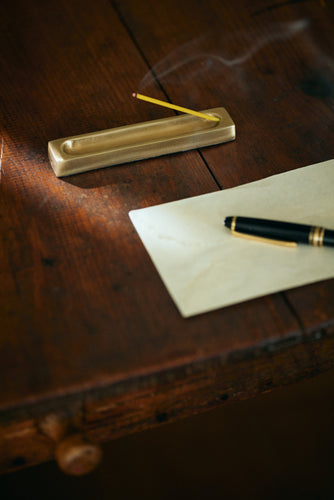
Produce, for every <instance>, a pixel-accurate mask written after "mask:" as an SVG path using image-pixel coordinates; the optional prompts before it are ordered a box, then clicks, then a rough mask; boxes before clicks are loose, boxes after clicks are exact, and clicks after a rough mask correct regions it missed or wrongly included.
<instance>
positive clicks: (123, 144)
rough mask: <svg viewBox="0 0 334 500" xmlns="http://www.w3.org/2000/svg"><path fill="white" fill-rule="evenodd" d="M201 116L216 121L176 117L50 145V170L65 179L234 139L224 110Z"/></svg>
mask: <svg viewBox="0 0 334 500" xmlns="http://www.w3.org/2000/svg"><path fill="white" fill-rule="evenodd" d="M203 113H206V114H208V115H212V116H215V117H217V118H218V119H219V121H212V120H206V119H205V118H198V117H196V116H191V115H179V116H173V117H170V118H162V119H160V120H152V121H148V122H142V123H136V124H133V125H127V126H124V127H118V128H113V129H108V130H101V131H99V132H91V133H88V134H82V135H77V136H73V137H66V138H63V139H56V140H54V141H50V142H49V144H48V152H49V159H50V163H51V166H52V168H53V170H54V172H55V174H56V176H57V177H64V176H66V175H72V174H78V173H80V172H86V171H88V170H94V169H97V168H102V167H108V166H112V165H119V164H121V163H127V162H131V161H137V160H143V159H145V158H153V157H155V156H162V155H166V154H171V153H177V152H180V151H187V150H190V149H196V148H202V147H204V146H212V145H214V144H220V143H223V142H228V141H232V140H234V139H235V125H234V122H233V120H232V119H231V117H230V115H229V114H228V113H227V111H226V109H225V108H213V109H207V110H205V111H203Z"/></svg>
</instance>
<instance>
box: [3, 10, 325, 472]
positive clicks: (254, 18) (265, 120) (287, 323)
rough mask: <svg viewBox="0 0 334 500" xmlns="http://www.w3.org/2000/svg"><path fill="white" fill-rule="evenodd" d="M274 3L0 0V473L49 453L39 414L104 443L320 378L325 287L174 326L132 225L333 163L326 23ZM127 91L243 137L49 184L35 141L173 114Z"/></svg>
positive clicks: (176, 321) (43, 146)
mask: <svg viewBox="0 0 334 500" xmlns="http://www.w3.org/2000/svg"><path fill="white" fill-rule="evenodd" d="M283 3H284V5H282V6H281V8H279V5H276V4H275V5H276V6H275V5H272V6H270V5H271V4H270V3H269V2H265V1H257V2H252V4H251V5H252V7H250V6H249V2H246V1H241V0H239V1H237V2H233V3H230V2H219V1H217V0H216V1H213V0H211V1H209V2H206V3H205V4H204V3H203V2H199V1H198V2H190V0H189V1H182V2H176V1H170V0H168V1H164V2H153V1H152V2H151V1H145V2H140V3H139V2H136V1H135V0H126V1H122V2H121V1H110V2H108V1H107V0H96V1H95V2H89V1H82V0H81V1H80V2H79V1H78V0H69V1H65V0H61V1H59V0H58V1H56V0H52V1H49V2H43V1H42V0H32V1H31V2H23V1H20V0H10V1H8V0H7V1H6V0H5V1H3V2H2V3H1V7H0V9H1V11H0V18H1V32H0V46H1V58H0V72H1V79H0V126H1V183H0V196H1V200H0V224H1V233H0V234H1V246H0V276H1V291H0V294H1V296H0V299H1V300H0V313H1V316H0V318H1V323H0V334H1V337H0V361H1V393H0V420H1V421H2V423H3V428H4V432H3V434H2V439H3V441H2V442H3V443H5V445H6V446H5V447H4V449H6V453H3V454H2V456H1V454H0V456H1V459H2V462H1V463H2V466H3V468H4V469H10V468H15V467H18V466H22V465H24V464H30V463H36V462H38V461H42V460H45V459H47V458H49V457H50V456H52V446H51V444H50V443H48V444H46V443H45V436H42V435H40V434H39V431H38V426H36V419H37V420H38V418H40V416H42V415H43V414H44V413H46V412H50V411H53V410H57V409H59V408H63V407H71V405H73V408H77V407H78V406H77V405H78V403H79V404H80V411H82V412H83V422H84V425H85V426H86V427H87V429H88V431H89V432H91V433H92V434H94V435H95V437H97V438H98V439H99V440H101V441H103V440H106V439H111V438H113V437H115V436H116V435H121V434H124V433H127V432H133V431H136V430H140V429H143V428H146V427H149V426H151V425H156V424H159V423H162V422H165V421H167V420H168V419H169V416H170V415H172V417H171V418H179V417H181V416H184V415H188V414H191V413H196V412H198V411H200V410H201V408H203V409H204V408H205V409H207V408H210V407H212V406H215V405H217V404H222V403H223V402H224V401H226V400H227V399H233V397H249V396H251V395H255V394H257V393H259V392H262V391H264V390H268V389H271V388H273V387H275V386H277V385H281V384H284V383H290V382H293V381H295V380H298V379H299V378H301V377H303V376H308V375H312V374H313V373H317V372H319V371H323V370H326V369H328V368H330V367H331V366H332V363H333V362H332V359H333V357H332V354H331V353H332V352H333V347H331V346H332V339H331V337H330V333H333V324H334V308H333V306H332V303H333V297H334V286H333V280H330V281H327V282H324V283H321V284H318V285H312V286H309V287H303V288H301V289H298V290H294V291H290V292H288V293H286V294H282V293H277V294H274V295H271V296H267V297H264V298H261V299H257V300H252V301H248V302H245V303H243V304H238V305H235V306H233V307H228V308H225V309H221V310H218V311H214V312H212V313H208V314H204V315H200V316H198V317H194V318H189V319H187V320H184V319H182V318H181V317H180V315H179V313H178V312H177V310H176V308H175V306H174V304H173V302H172V300H171V298H170V297H169V295H168V293H167V291H166V289H165V288H164V286H163V284H162V282H161V280H160V278H159V276H158V275H157V272H156V270H155V268H154V266H153V264H152V262H151V261H150V259H149V257H148V255H147V253H146V251H145V250H144V248H143V246H142V244H141V242H140V240H139V238H138V236H137V234H136V232H135V230H134V228H133V227H132V225H131V223H130V220H129V217H128V212H129V210H132V209H135V208H140V207H145V206H150V205H154V204H158V203H163V202H167V201H173V200H177V199H182V198H185V197H189V196H194V195H198V194H202V193H207V192H212V191H215V190H218V189H221V188H225V187H231V186H235V185H238V184H240V183H244V182H248V181H252V180H257V179H259V178H262V177H265V176H268V175H271V174H273V173H278V172H281V171H284V170H289V169H292V168H296V167H300V166H304V165H307V164H311V163H314V162H316V161H323V160H326V159H329V158H331V157H333V155H334V151H333V150H334V146H333V141H331V135H332V131H333V94H334V84H333V82H334V70H333V60H332V56H331V50H330V47H331V46H332V45H333V38H332V36H333V35H332V33H331V31H330V29H329V27H330V19H332V18H333V7H330V6H329V5H328V3H327V2H315V1H314V2H304V3H298V4H296V5H295V3H294V2H292V3H291V5H290V4H287V2H283ZM157 19H160V20H163V21H164V22H163V23H162V22H159V23H157ZM136 90H138V91H143V93H145V92H146V93H149V94H150V95H152V96H155V97H158V98H162V99H165V98H166V97H168V98H169V99H170V100H171V101H173V102H175V103H176V104H180V105H184V106H188V107H192V108H195V109H203V108H209V107H214V106H217V105H224V106H226V108H227V109H228V111H229V112H230V113H231V115H232V117H233V119H234V120H235V122H236V124H237V132H238V138H237V141H235V142H234V143H231V144H228V145H222V146H219V147H213V148H208V149H203V150H201V151H191V152H187V153H184V154H175V155H170V156H165V157H161V158H155V159H151V160H147V161H141V162H136V163H131V164H127V165H123V166H119V167H111V168H106V169H102V170H98V171H94V172H88V173H84V174H80V175H76V176H71V177H68V178H64V179H57V178H56V177H55V176H54V174H53V172H52V169H51V167H50V165H49V163H48V158H47V142H48V141H49V140H51V139H56V138H60V137H65V136H69V135H76V134H80V133H84V132H92V131H94V130H102V129H104V128H111V127H116V126H121V125H127V124H131V123H136V122H141V121H146V120H150V119H155V118H161V117H165V116H170V115H171V112H170V111H168V110H165V109H162V108H158V107H155V106H150V105H147V104H144V103H141V102H138V101H136V100H135V99H133V98H132V97H131V93H132V92H133V91H136ZM144 91H145V92H144ZM252 360H255V361H252ZM225 375H226V379H225ZM224 380H225V382H224ZM226 381H228V382H226ZM222 387H224V390H223V392H222V391H221V388H222ZM133 401H138V406H136V405H135V406H136V408H134V405H133ZM171 402H175V405H176V408H177V410H175V411H174V413H173V405H171ZM181 403H182V404H181ZM115 408H117V410H116V411H115ZM16 422H17V425H18V426H19V427H18V428H17V432H16V431H15V429H14V430H13V425H14V427H15V425H16ZM6 429H7V430H8V429H10V432H9V431H8V432H7V431H6ZM22 429H23V431H22ZM15 432H16V433H15ZM20 432H21V434H20ZM24 435H26V436H29V439H30V441H29V443H30V444H29V446H28V445H27V441H26V440H25V438H22V439H21V437H20V436H24ZM8 436H9V437H8ZM11 436H14V437H13V440H14V441H15V443H16V442H17V440H18V442H19V444H18V445H17V446H16V448H15V450H14V451H13V450H12V448H13V446H12V443H13V442H14V441H12V440H11V439H12V438H11ZM0 438H1V436H0ZM0 443H1V439H0ZM32 443H35V447H36V450H37V451H36V450H35V448H34V446H33V445H32ZM20 446H21V447H22V449H23V450H24V452H22V453H23V454H25V459H24V461H23V462H22V461H21V462H20V461H18V460H17V454H18V453H19V452H18V451H17V449H19V447H20ZM50 450H51V451H50ZM22 453H21V454H22ZM15 460H16V461H15Z"/></svg>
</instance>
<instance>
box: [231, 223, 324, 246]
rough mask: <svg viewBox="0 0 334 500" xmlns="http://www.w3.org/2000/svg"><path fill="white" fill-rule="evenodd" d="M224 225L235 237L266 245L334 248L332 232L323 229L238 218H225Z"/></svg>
mask: <svg viewBox="0 0 334 500" xmlns="http://www.w3.org/2000/svg"><path fill="white" fill-rule="evenodd" d="M224 224H225V226H226V227H228V228H229V229H231V232H232V234H234V235H236V236H243V237H245V238H248V239H253V240H260V241H265V242H267V243H274V244H278V245H284V246H290V247H292V246H296V245H297V243H305V244H308V245H313V246H316V247H322V246H330V247H334V230H332V229H326V228H324V227H318V226H309V225H306V224H295V223H292V222H282V221H277V220H267V219H255V218H253V217H239V216H230V217H226V218H225V221H224Z"/></svg>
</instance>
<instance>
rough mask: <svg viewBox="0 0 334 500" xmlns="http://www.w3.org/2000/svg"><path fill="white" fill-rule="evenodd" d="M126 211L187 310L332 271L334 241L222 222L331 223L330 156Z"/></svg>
mask: <svg viewBox="0 0 334 500" xmlns="http://www.w3.org/2000/svg"><path fill="white" fill-rule="evenodd" d="M129 215H130V218H131V220H132V222H133V224H134V226H135V228H136V230H137V232H138V234H139V236H140V238H141V240H142V242H143V244H144V245H145V247H146V249H147V251H148V253H149V255H150V257H151V259H152V261H153V262H154V264H155V266H156V268H157V270H158V272H159V274H160V276H161V278H162V280H163V282H164V284H165V286H166V287H167V289H168V291H169V293H170V295H171V296H172V298H173V300H174V302H175V304H176V306H177V307H178V309H179V311H180V313H181V314H182V316H184V317H188V316H192V315H195V314H199V313H204V312H207V311H210V310H213V309H217V308H220V307H223V306H228V305H232V304H235V303H238V302H241V301H245V300H248V299H252V298H255V297H259V296H263V295H266V294H269V293H273V292H278V291H280V290H286V289H289V288H293V287H296V286H301V285H305V284H307V283H312V282H316V281H320V280H324V279H327V278H332V277H334V250H333V249H332V248H315V247H312V246H310V245H298V247H297V248H284V247H279V246H276V245H271V244H267V243H260V242H255V241H251V240H244V239H242V238H238V237H235V236H233V235H232V234H231V231H230V230H228V229H227V228H225V227H224V225H223V221H224V218H225V217H226V216H229V215H243V216H249V217H264V218H267V219H278V220H286V221H290V222H299V223H304V224H311V225H316V226H325V227H328V228H330V229H334V160H329V161H326V162H323V163H318V164H315V165H311V166H308V167H304V168H299V169H296V170H292V171H289V172H286V173H283V174H279V175H274V176H271V177H267V178H265V179H263V180H260V181H256V182H252V183H250V184H245V185H241V186H238V187H236V188H232V189H227V190H223V191H218V192H214V193H209V194H205V195H201V196H196V197H193V198H187V199H184V200H181V201H175V202H171V203H166V204H163V205H157V206H153V207H148V208H143V209H139V210H133V211H131V212H130V213H129Z"/></svg>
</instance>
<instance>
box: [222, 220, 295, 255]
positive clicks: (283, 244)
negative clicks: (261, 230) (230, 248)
mask: <svg viewBox="0 0 334 500" xmlns="http://www.w3.org/2000/svg"><path fill="white" fill-rule="evenodd" d="M232 225H233V220H232V223H231V232H232V234H233V236H238V237H239V238H244V239H246V240H253V241H259V242H260V243H271V244H272V245H278V246H280V247H288V248H296V246H297V243H296V242H295V241H281V240H273V239H271V238H263V237H261V236H253V235H250V234H245V233H239V231H236V230H235V229H232ZM234 227H235V223H234Z"/></svg>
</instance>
